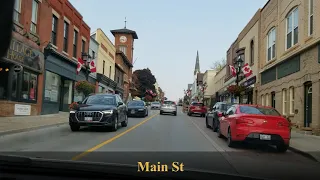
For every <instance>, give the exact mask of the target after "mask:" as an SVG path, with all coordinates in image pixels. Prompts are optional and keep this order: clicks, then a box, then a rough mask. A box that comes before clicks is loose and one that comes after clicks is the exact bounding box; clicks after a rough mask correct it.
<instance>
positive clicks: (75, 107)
mask: <svg viewBox="0 0 320 180" xmlns="http://www.w3.org/2000/svg"><path fill="white" fill-rule="evenodd" d="M78 108H79V104H78V103H77V102H73V103H71V104H70V105H69V109H70V110H77V109H78Z"/></svg>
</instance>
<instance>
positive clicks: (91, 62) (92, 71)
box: [89, 60, 97, 73]
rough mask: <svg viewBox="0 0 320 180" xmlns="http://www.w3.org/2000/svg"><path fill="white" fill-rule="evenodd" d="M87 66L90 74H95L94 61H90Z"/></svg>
mask: <svg viewBox="0 0 320 180" xmlns="http://www.w3.org/2000/svg"><path fill="white" fill-rule="evenodd" d="M89 66H90V71H91V73H95V72H97V68H96V63H95V62H94V60H91V61H90V63H89Z"/></svg>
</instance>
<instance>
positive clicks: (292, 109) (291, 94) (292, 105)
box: [289, 87, 294, 114]
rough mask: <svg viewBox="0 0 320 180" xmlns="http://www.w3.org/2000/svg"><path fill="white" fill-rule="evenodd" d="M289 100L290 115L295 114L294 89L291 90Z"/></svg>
mask: <svg viewBox="0 0 320 180" xmlns="http://www.w3.org/2000/svg"><path fill="white" fill-rule="evenodd" d="M289 98H290V99H289V107H290V114H294V87H290V88H289Z"/></svg>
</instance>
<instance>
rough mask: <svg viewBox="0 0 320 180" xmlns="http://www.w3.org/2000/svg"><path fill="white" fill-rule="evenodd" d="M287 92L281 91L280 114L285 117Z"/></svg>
mask: <svg viewBox="0 0 320 180" xmlns="http://www.w3.org/2000/svg"><path fill="white" fill-rule="evenodd" d="M286 110H287V90H286V89H283V90H282V114H283V115H286V114H287V112H286Z"/></svg>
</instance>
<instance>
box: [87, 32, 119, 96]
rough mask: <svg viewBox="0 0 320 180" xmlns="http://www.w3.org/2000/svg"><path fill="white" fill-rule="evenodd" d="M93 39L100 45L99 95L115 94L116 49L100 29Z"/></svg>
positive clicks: (94, 33) (98, 68)
mask: <svg viewBox="0 0 320 180" xmlns="http://www.w3.org/2000/svg"><path fill="white" fill-rule="evenodd" d="M91 37H92V38H93V39H95V40H96V41H97V42H98V43H99V50H98V58H97V80H98V92H99V93H106V92H107V93H115V90H116V87H117V84H116V83H115V82H114V75H115V54H116V49H115V47H114V45H113V43H112V42H111V41H110V39H109V38H108V37H107V35H106V34H105V33H104V32H103V31H102V29H100V28H98V29H97V30H96V31H95V32H93V33H91Z"/></svg>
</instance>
